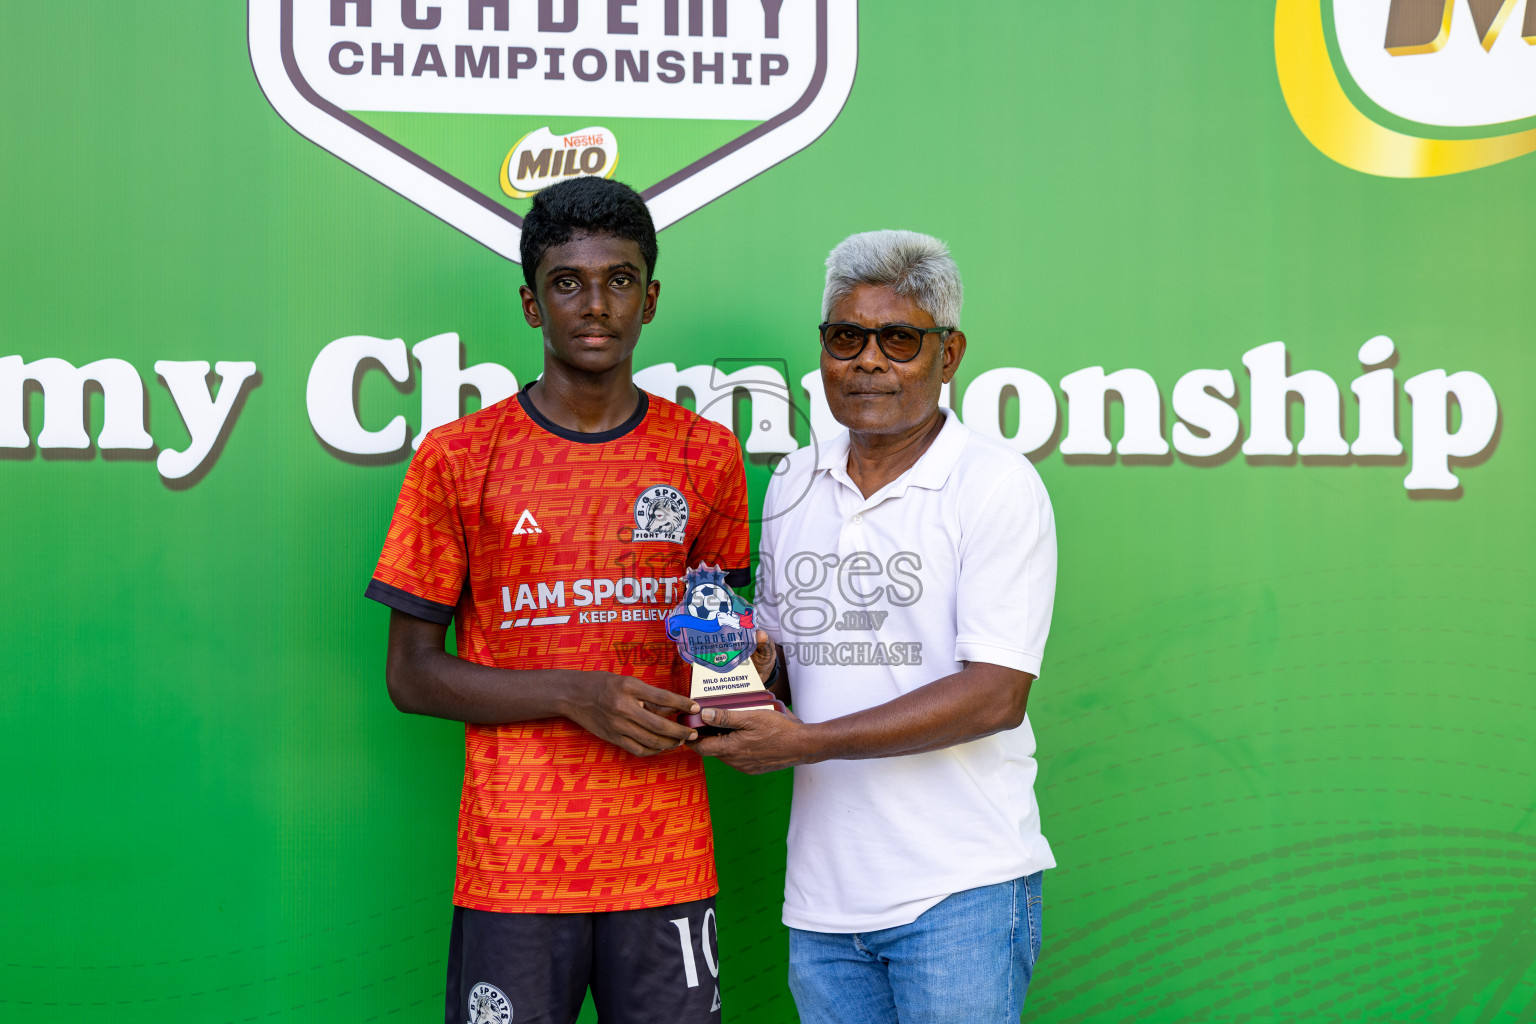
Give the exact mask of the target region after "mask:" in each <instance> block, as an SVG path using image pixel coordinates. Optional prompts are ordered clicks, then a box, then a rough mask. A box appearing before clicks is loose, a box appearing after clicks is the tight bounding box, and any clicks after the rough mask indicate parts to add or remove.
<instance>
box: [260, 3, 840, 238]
mask: <svg viewBox="0 0 1536 1024" xmlns="http://www.w3.org/2000/svg"><path fill="white" fill-rule="evenodd" d="M248 14H249V43H250V51H251V62H252V65H253V66H254V67H255V69H256V76H257V79H258V81H259V82H260V84H261V88H262V90H263V92H265V94H266V96H267V99H268V100H269V101H270V102H271V103H272V106H273V107H274V108H276V110H277V112H278V113H279V114H281V115H282V117H283V119H284V120H286V121H287V122H288V123H289V124H290V125H292V126H293V127H294V128H295V129H296V130H297V131H298V132H299V133H300V134H302V135H304V136H305V137H307V138H309V139H311V140H312V141H314V142H316V143H318V144H319V145H321V146H323V147H324V148H326V149H327V150H329V151H331V152H332V153H334V154H335V155H337V156H338V157H340V158H341V159H343V160H345V161H347V162H348V163H350V164H352V165H353V166H354V167H356V168H357V169H358V170H361V171H363V172H364V173H366V174H368V175H370V176H372V177H373V178H376V179H377V180H378V181H380V182H381V183H383V184H384V185H387V186H388V187H389V188H391V189H393V190H394V191H396V192H398V193H399V194H401V195H403V196H405V197H406V198H407V199H410V200H411V201H412V202H415V203H417V204H419V205H420V206H422V207H424V208H426V209H427V210H430V211H431V212H432V213H434V214H436V215H437V216H438V217H440V218H442V219H443V220H445V221H447V222H448V223H449V224H452V225H453V226H454V227H456V228H458V229H459V230H460V231H463V232H464V233H465V234H467V235H469V236H471V237H472V238H474V239H476V240H477V241H479V242H481V243H483V244H485V245H486V246H488V247H490V248H491V249H493V250H495V251H496V252H498V253H501V254H502V255H503V256H506V257H507V258H509V259H514V260H515V259H517V252H518V239H519V235H520V228H521V225H522V215H523V214H524V213H525V212H526V211H527V208H528V203H529V201H530V197H531V196H532V195H533V194H534V193H536V192H537V191H538V190H539V189H542V188H545V187H547V186H549V185H551V184H553V183H555V182H557V181H561V180H564V179H566V178H570V177H574V176H577V175H600V176H602V177H619V178H621V179H622V180H624V181H626V182H628V183H630V184H631V185H634V186H635V187H636V188H638V189H639V190H640V192H641V194H642V195H644V196H645V199H646V202H647V203H648V204H649V205H650V208H651V213H652V216H653V217H654V218H655V220H656V226H657V227H658V228H664V227H666V226H667V225H669V224H673V223H675V222H676V221H678V220H680V219H681V218H683V217H685V216H687V215H688V214H689V213H692V212H693V211H694V210H697V209H699V208H700V207H701V206H703V205H705V204H706V203H708V202H710V201H711V200H713V199H716V198H718V197H719V196H721V195H724V194H725V193H726V192H728V191H730V190H731V189H733V188H735V187H736V186H737V185H740V184H742V183H743V182H745V181H747V180H748V179H750V178H752V177H754V176H756V175H758V174H761V173H762V172H763V171H765V170H767V169H768V168H770V167H772V166H773V165H774V164H776V163H778V162H779V161H781V160H784V159H786V158H788V157H790V156H792V155H794V154H795V153H797V152H799V151H800V150H802V149H804V148H805V147H806V146H808V145H810V144H811V143H812V142H814V141H815V140H816V139H817V138H818V137H819V136H820V135H821V134H822V132H824V131H826V129H827V128H828V126H830V125H831V124H832V122H833V120H834V119H836V117H837V115H838V113H839V112H840V111H841V110H842V107H843V103H844V101H845V100H846V99H847V97H848V92H849V90H850V89H851V88H852V86H853V75H854V68H855V65H856V64H857V62H858V10H857V0H435V2H433V0H249V4H248Z"/></svg>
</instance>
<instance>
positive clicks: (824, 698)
mask: <svg viewBox="0 0 1536 1024" xmlns="http://www.w3.org/2000/svg"><path fill="white" fill-rule="evenodd" d="M945 417H946V422H945V424H944V427H943V429H942V430H941V431H940V432H939V436H938V437H937V438H935V439H934V441H933V443H932V445H930V446H929V448H928V450H927V451H926V452H924V453H923V455H922V457H921V458H920V459H919V460H918V462H917V464H916V465H914V466H913V467H912V468H911V469H909V470H907V471H906V472H905V473H903V474H902V475H901V476H900V477H898V478H897V479H896V480H893V481H892V482H891V483H890V484H888V485H886V486H885V487H884V488H883V489H882V490H880V491H879V492H878V493H876V494H874V495H872V496H870V497H869V498H865V497H864V496H863V495H862V494H861V493H860V492H859V488H858V487H857V486H856V485H855V484H854V483H853V481H852V480H851V479H850V478H849V476H848V468H847V467H848V443H849V442H848V435H847V433H846V432H845V433H842V434H840V435H838V436H837V437H835V438H833V439H832V440H831V441H829V442H827V443H825V444H823V445H822V447H821V452H820V458H819V459H818V458H817V456H816V453H815V451H814V450H813V449H811V448H802V449H801V450H799V451H798V452H795V453H794V454H792V455H790V456H788V458H787V459H786V460H785V462H784V463H783V464H781V465H780V467H779V469H778V470H777V472H776V474H775V476H774V479H773V481H772V483H770V485H769V487H768V496H767V499H766V501H765V503H764V522H763V531H762V541H761V544H760V561H761V567H760V569H759V576H758V585H757V601H756V608H757V613H756V614H757V621H758V624H759V625H761V626H762V627H763V628H764V629H766V630H767V631H768V633H769V634H770V635H772V636H773V638H774V639H775V640H777V641H778V642H779V643H780V644H781V645H783V647H784V651H785V656H786V661H787V663H788V668H789V672H790V682H791V685H792V687H793V691H794V709H795V712H796V713H797V714H798V715H799V716H800V717H801V718H802V719H804V720H805V721H807V722H824V721H827V720H828V719H832V718H838V717H840V716H842V715H847V714H851V713H853V712H855V711H862V710H864V709H866V708H870V707H874V706H876V705H879V704H884V703H886V702H887V701H890V700H893V699H895V698H896V697H899V696H901V695H902V694H904V693H909V692H910V691H912V690H915V689H917V688H918V687H920V686H923V685H925V684H927V683H931V682H933V681H934V680H936V679H939V678H942V677H944V676H947V675H950V674H952V673H955V672H958V671H960V670H961V668H963V667H964V666H963V665H962V664H961V663H962V662H970V661H982V662H988V663H991V664H995V665H1003V666H1005V667H1007V668H1013V669H1018V670H1020V671H1023V672H1029V673H1031V674H1033V675H1036V676H1038V675H1039V674H1040V659H1041V656H1042V655H1043V654H1044V652H1045V638H1046V633H1047V632H1048V631H1049V629H1050V624H1051V606H1052V603H1053V601H1054V598H1055V589H1056V527H1055V521H1054V519H1053V518H1052V515H1051V503H1050V499H1049V498H1048V497H1047V496H1046V493H1045V486H1044V484H1042V483H1041V481H1040V476H1039V474H1037V473H1036V472H1035V468H1034V466H1032V465H1030V463H1029V460H1027V459H1025V458H1024V457H1023V456H1021V455H1020V454H1018V453H1017V452H1015V451H1013V450H1012V449H1010V448H1008V447H1006V446H1005V445H1003V444H1001V443H999V442H997V441H995V440H992V439H990V438H987V437H983V436H982V435H980V434H977V433H975V432H974V431H972V430H970V429H969V428H967V427H966V426H964V425H963V424H962V423H961V422H960V421H959V419H958V418H957V417H956V416H955V415H954V414H953V413H952V412H949V411H947V410H946V411H945ZM1034 753H1035V737H1034V733H1033V732H1032V731H1031V729H1030V726H1029V719H1028V718H1026V719H1025V720H1024V724H1023V725H1021V726H1019V727H1018V728H1017V729H1013V730H1010V731H1008V732H1003V733H998V734H996V735H994V736H988V737H985V738H983V739H979V740H972V741H971V742H969V743H962V744H960V745H958V746H954V747H949V748H948V749H945V750H936V751H931V752H929V753H926V754H909V755H905V756H901V757H884V758H871V759H868V760H858V761H824V762H822V763H821V764H814V765H805V766H802V767H799V768H796V769H795V787H794V804H793V806H792V809H791V811H790V823H789V866H788V875H787V878H786V881H785V887H784V923H785V924H787V925H789V926H791V927H793V928H801V929H805V930H807V931H819V932H865V931H875V930H878V929H881V928H891V927H895V926H896V925H902V924H908V923H910V922H912V921H914V920H916V918H917V916H918V915H919V914H921V913H922V912H923V911H925V910H927V909H928V908H929V907H931V906H933V905H934V904H935V903H938V902H939V901H940V900H942V899H943V898H944V897H945V896H948V895H949V894H951V893H955V892H961V891H963V890H966V889H974V888H976V887H978V886H983V885H992V884H994V883H997V882H1003V881H1007V880H1009V879H1012V878H1017V877H1019V876H1021V875H1027V874H1031V873H1033V872H1035V871H1038V870H1040V869H1042V868H1050V867H1055V866H1056V861H1055V859H1054V858H1053V857H1052V856H1051V848H1050V846H1049V845H1047V843H1046V841H1045V837H1044V836H1042V835H1041V834H1040V813H1039V808H1038V807H1037V805H1036V803H1035V793H1034V782H1035V771H1036V766H1035V759H1034Z"/></svg>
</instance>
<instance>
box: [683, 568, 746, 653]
mask: <svg viewBox="0 0 1536 1024" xmlns="http://www.w3.org/2000/svg"><path fill="white" fill-rule="evenodd" d="M683 586H684V590H683V600H682V603H680V604H679V605H678V606H677V607H676V608H673V609H672V614H671V615H669V616H667V638H668V639H670V640H672V641H674V642H675V643H676V644H677V653H678V654H679V655H681V656H682V659H683V660H684V661H688V662H692V663H694V664H697V665H707V666H708V667H710V668H713V669H718V670H719V671H721V672H726V671H729V670H730V669H733V668H735V667H736V666H737V665H740V664H741V663H742V662H744V661H746V660H747V659H748V658H750V657H752V651H753V650H754V649H755V648H756V647H757V637H756V634H755V632H754V630H755V629H756V627H755V625H754V624H753V621H752V606H751V605H750V604H748V603H747V602H746V601H744V600H742V599H741V598H739V597H737V596H736V594H735V593H734V592H733V591H732V590H731V588H730V587H728V586H726V583H725V571H724V570H723V569H721V568H720V567H719V566H710V565H700V566H699V567H698V568H697V569H689V570H688V573H687V575H686V576H684V577H683Z"/></svg>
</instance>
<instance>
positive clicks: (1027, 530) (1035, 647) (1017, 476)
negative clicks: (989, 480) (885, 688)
mask: <svg viewBox="0 0 1536 1024" xmlns="http://www.w3.org/2000/svg"><path fill="white" fill-rule="evenodd" d="M1055 593H1056V521H1055V518H1054V517H1053V515H1052V513H1051V502H1050V498H1048V497H1047V496H1046V493H1045V487H1044V486H1043V485H1042V484H1041V483H1040V479H1039V477H1037V476H1036V475H1035V473H1034V470H1033V468H1031V467H1028V466H1021V467H1020V468H1019V469H1017V470H1015V471H1013V472H1011V473H1008V474H1007V475H1006V476H1004V477H1003V478H1002V479H1001V480H1000V481H999V482H998V484H997V486H996V487H995V488H994V489H993V490H992V493H991V495H990V496H989V497H988V498H987V499H986V500H985V501H982V502H980V503H978V504H977V505H976V506H975V507H974V508H973V509H971V510H970V514H969V516H968V517H967V519H966V522H965V524H964V534H963V539H962V541H961V545H960V578H959V581H958V588H957V601H956V608H955V613H956V614H955V618H956V620H957V623H958V626H959V628H958V630H957V632H956V636H955V660H956V661H982V662H986V663H988V664H991V665H1001V666H1003V667H1004V668H1011V669H1017V670H1018V671H1020V672H1028V673H1030V674H1031V675H1035V676H1038V675H1039V674H1040V661H1041V659H1042V658H1043V657H1044V655H1045V639H1046V635H1047V634H1048V633H1049V632H1050V629H1051V610H1052V607H1053V605H1054V603H1055Z"/></svg>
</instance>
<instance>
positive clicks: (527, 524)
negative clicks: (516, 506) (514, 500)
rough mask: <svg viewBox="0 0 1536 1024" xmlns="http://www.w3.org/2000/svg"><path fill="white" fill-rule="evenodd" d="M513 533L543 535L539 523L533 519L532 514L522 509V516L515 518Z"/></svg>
mask: <svg viewBox="0 0 1536 1024" xmlns="http://www.w3.org/2000/svg"><path fill="white" fill-rule="evenodd" d="M512 532H513V533H543V532H544V531H543V530H542V529H541V528H540V527H539V521H538V520H537V519H535V518H533V513H532V512H530V511H529V510H528V509H526V508H525V509H523V514H522V515H520V516H518V517H517V525H516V526H515V527H513V528H512Z"/></svg>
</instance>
